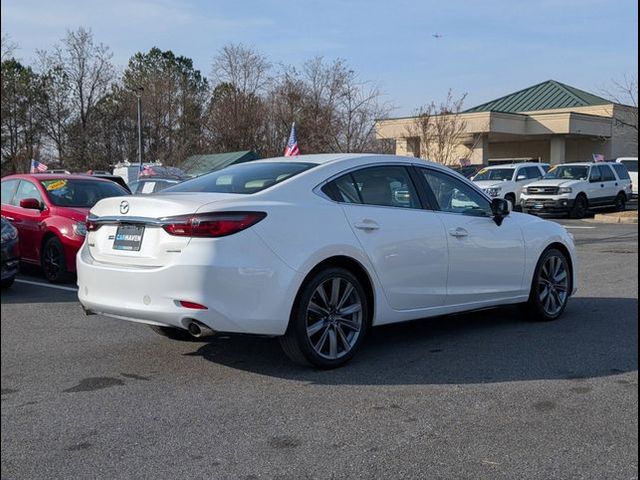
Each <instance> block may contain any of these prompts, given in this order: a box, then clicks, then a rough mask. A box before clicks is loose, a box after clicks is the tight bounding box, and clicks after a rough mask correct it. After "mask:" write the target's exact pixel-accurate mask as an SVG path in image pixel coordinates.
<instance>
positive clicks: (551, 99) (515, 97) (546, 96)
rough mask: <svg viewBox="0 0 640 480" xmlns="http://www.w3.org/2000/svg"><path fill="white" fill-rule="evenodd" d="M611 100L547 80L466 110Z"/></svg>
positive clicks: (512, 109) (526, 109)
mask: <svg viewBox="0 0 640 480" xmlns="http://www.w3.org/2000/svg"><path fill="white" fill-rule="evenodd" d="M610 103H612V102H611V100H607V99H606V98H602V97H599V96H597V95H594V94H592V93H589V92H585V91H584V90H580V89H579V88H575V87H571V86H569V85H565V84H564V83H560V82H556V81H555V80H547V81H546V82H542V83H538V84H537V85H533V86H532V87H529V88H525V89H524V90H520V91H518V92H514V93H510V94H509V95H505V96H504V97H500V98H498V99H496V100H492V101H490V102H487V103H483V104H482V105H478V106H477V107H473V108H470V109H469V110H466V111H465V113H473V112H507V113H518V112H531V111H536V110H553V109H556V108H572V107H588V106H592V105H605V104H610Z"/></svg>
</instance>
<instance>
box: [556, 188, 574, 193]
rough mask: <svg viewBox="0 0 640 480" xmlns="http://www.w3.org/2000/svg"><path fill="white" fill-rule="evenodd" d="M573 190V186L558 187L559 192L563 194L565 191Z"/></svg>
mask: <svg viewBox="0 0 640 480" xmlns="http://www.w3.org/2000/svg"><path fill="white" fill-rule="evenodd" d="M571 192H573V188H571V187H560V188H559V189H558V193H559V194H563V193H571Z"/></svg>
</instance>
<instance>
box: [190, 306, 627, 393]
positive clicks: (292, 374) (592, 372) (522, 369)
mask: <svg viewBox="0 0 640 480" xmlns="http://www.w3.org/2000/svg"><path fill="white" fill-rule="evenodd" d="M637 347H638V300H637V299H636V298H574V299H572V300H571V301H570V304H569V306H568V308H567V311H566V312H565V315H564V316H563V318H562V319H560V320H558V321H556V322H549V323H536V322H530V321H527V320H525V319H524V318H523V317H522V315H521V313H520V311H519V310H518V309H517V308H511V307H509V308H500V309H495V310H485V311H482V312H477V313H471V314H464V315H455V316H448V317H439V318H435V319H425V320H419V321H414V322H408V323H403V324H396V325H389V326H381V327H377V328H375V329H373V330H372V331H371V333H370V335H369V337H368V338H367V339H366V341H365V343H364V344H363V348H362V349H361V351H360V352H359V353H358V354H357V355H356V357H355V358H354V359H353V360H352V361H351V362H350V363H349V364H347V365H346V366H344V367H342V368H339V369H335V370H330V371H321V370H314V369H312V368H303V367H298V366H296V365H294V364H292V363H291V362H289V361H288V360H287V359H286V357H284V354H283V353H282V351H281V350H280V348H279V345H278V341H277V340H275V339H268V338H257V337H250V336H239V335H238V336H226V335H220V336H218V337H215V338H213V339H212V340H211V341H210V342H209V343H207V344H205V345H203V346H201V347H200V348H198V349H197V351H194V352H192V353H189V354H187V355H192V356H200V357H202V358H204V359H206V360H208V361H211V362H215V363H217V364H221V365H225V366H228V367H230V368H234V369H238V370H244V371H248V372H253V373H258V374H261V375H266V376H273V377H278V378H285V379H290V380H298V381H304V382H310V383H314V384H327V385H342V384H344V385H402V384H475V383H490V382H507V381H521V380H553V379H583V378H591V377H600V376H608V375H615V374H619V373H624V372H630V371H637V369H638V349H637Z"/></svg>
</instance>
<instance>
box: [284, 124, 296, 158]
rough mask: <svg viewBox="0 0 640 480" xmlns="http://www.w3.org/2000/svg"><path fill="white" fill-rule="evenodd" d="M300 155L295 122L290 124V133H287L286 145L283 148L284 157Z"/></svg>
mask: <svg viewBox="0 0 640 480" xmlns="http://www.w3.org/2000/svg"><path fill="white" fill-rule="evenodd" d="M296 155H300V149H299V148H298V135H297V134H296V124H295V122H294V123H293V124H292V125H291V133H290V134H289V141H288V142H287V147H286V148H285V149H284V156H285V157H295V156H296Z"/></svg>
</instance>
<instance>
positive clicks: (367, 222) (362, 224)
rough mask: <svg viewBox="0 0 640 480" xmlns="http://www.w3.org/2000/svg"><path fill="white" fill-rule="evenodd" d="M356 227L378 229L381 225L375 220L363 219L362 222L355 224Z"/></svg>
mask: <svg viewBox="0 0 640 480" xmlns="http://www.w3.org/2000/svg"><path fill="white" fill-rule="evenodd" d="M354 227H356V228H357V229H358V230H365V231H371V230H378V229H379V228H380V225H378V224H377V223H376V222H374V221H373V220H363V221H362V222H358V223H356V224H354Z"/></svg>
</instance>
